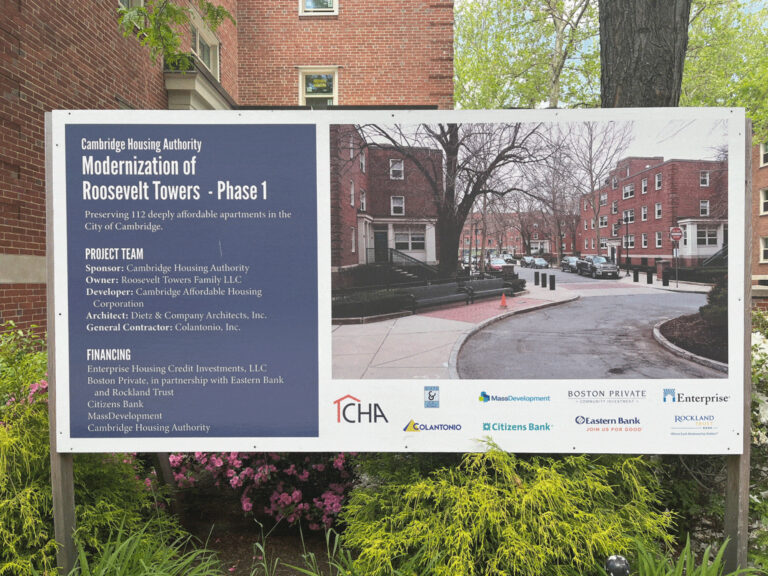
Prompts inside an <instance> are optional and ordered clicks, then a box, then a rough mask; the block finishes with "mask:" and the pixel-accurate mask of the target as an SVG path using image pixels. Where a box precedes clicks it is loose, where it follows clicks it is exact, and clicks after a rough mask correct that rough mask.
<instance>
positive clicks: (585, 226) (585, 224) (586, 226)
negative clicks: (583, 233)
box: [584, 220, 589, 230]
mask: <svg viewBox="0 0 768 576" xmlns="http://www.w3.org/2000/svg"><path fill="white" fill-rule="evenodd" d="M588 229H589V226H588V225H587V221H586V220H584V230H588Z"/></svg>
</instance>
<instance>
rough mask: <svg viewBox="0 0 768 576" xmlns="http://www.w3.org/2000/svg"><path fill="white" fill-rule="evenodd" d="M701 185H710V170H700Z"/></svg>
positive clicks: (704, 186)
mask: <svg viewBox="0 0 768 576" xmlns="http://www.w3.org/2000/svg"><path fill="white" fill-rule="evenodd" d="M699 186H701V187H702V188H706V187H708V186H709V170H702V171H701V172H699Z"/></svg>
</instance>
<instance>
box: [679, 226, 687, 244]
mask: <svg viewBox="0 0 768 576" xmlns="http://www.w3.org/2000/svg"><path fill="white" fill-rule="evenodd" d="M680 228H682V229H683V246H688V226H686V225H685V224H683V225H682V226H680Z"/></svg>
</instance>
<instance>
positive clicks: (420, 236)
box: [394, 226, 426, 251]
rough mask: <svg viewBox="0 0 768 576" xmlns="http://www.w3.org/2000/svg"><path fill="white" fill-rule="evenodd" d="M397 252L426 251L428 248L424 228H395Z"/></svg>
mask: <svg viewBox="0 0 768 576" xmlns="http://www.w3.org/2000/svg"><path fill="white" fill-rule="evenodd" d="M394 232H395V250H408V251H411V250H424V249H425V246H426V242H425V238H426V234H425V232H424V226H411V227H406V226H395V228H394Z"/></svg>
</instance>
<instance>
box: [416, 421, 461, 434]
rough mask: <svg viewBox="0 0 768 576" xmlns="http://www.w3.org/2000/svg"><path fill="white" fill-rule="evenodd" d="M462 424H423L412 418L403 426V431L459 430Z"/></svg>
mask: <svg viewBox="0 0 768 576" xmlns="http://www.w3.org/2000/svg"><path fill="white" fill-rule="evenodd" d="M459 430H461V424H422V423H420V422H416V421H415V420H411V421H410V422H408V424H406V425H405V428H403V432H457V431H459Z"/></svg>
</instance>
